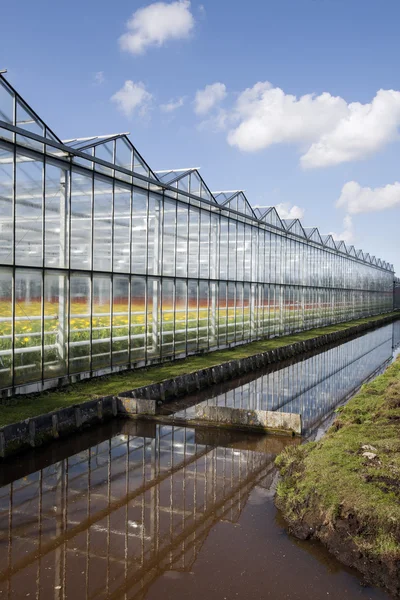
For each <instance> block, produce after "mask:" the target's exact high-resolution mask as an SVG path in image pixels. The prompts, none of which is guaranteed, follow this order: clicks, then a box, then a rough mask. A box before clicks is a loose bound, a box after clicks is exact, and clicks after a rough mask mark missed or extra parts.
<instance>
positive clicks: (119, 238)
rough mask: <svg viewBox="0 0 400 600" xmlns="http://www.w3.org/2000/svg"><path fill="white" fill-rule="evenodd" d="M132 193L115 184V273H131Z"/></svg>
mask: <svg viewBox="0 0 400 600" xmlns="http://www.w3.org/2000/svg"><path fill="white" fill-rule="evenodd" d="M130 235H131V192H130V190H129V188H127V187H126V188H125V187H123V186H122V185H119V184H118V183H117V182H115V186H114V251H113V261H114V271H122V272H124V273H129V271H130Z"/></svg>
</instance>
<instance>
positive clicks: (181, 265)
mask: <svg viewBox="0 0 400 600" xmlns="http://www.w3.org/2000/svg"><path fill="white" fill-rule="evenodd" d="M188 222H189V207H188V206H186V205H185V204H181V203H179V202H178V205H177V219H176V236H177V237H176V275H177V277H187V274H188Z"/></svg>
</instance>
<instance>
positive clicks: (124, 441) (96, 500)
mask: <svg viewBox="0 0 400 600" xmlns="http://www.w3.org/2000/svg"><path fill="white" fill-rule="evenodd" d="M399 342H400V322H397V323H394V324H391V325H387V326H384V327H382V328H380V329H376V330H374V331H372V332H370V333H368V334H366V335H364V336H361V337H358V338H355V339H353V340H350V341H348V342H346V343H344V344H341V345H340V346H336V347H333V348H328V349H327V350H325V351H324V352H320V353H319V354H314V355H310V356H307V357H303V360H300V361H297V362H295V363H292V364H284V365H282V366H281V367H282V368H280V369H277V368H276V367H275V368H274V370H270V371H265V372H263V373H259V374H251V375H250V374H248V375H247V376H246V379H243V378H242V379H241V380H240V381H237V382H236V385H235V386H233V385H232V383H231V384H230V385H229V386H228V387H226V386H225V387H223V386H222V387H221V386H219V387H218V388H216V389H214V390H208V392H207V394H206V395H205V394H204V392H203V393H202V395H199V396H197V397H191V398H186V399H185V400H184V402H182V401H180V402H179V403H176V405H173V406H165V407H161V408H160V413H161V414H164V415H165V416H166V418H168V417H169V416H171V415H176V414H178V413H179V414H186V413H187V412H188V411H189V414H190V411H193V410H195V405H196V403H197V404H198V403H200V402H208V403H218V404H220V405H221V404H223V405H226V406H241V407H255V408H257V407H262V408H264V409H265V408H266V409H267V410H284V411H287V412H296V411H297V412H301V414H302V415H303V417H304V421H303V422H304V428H305V431H306V432H307V435H309V436H314V435H316V434H317V435H318V433H316V432H318V428H320V427H321V424H322V423H323V422H324V420H326V418H327V417H328V416H329V415H330V414H331V413H332V411H333V410H334V408H335V406H337V405H338V404H340V403H341V402H343V401H344V399H346V398H347V397H348V396H349V395H350V394H351V393H352V392H353V391H354V389H356V388H357V387H358V386H359V385H360V384H361V383H362V382H363V381H365V380H367V379H369V378H370V377H372V376H374V375H375V374H377V373H379V372H381V371H383V370H384V369H385V368H386V366H387V365H388V364H389V362H390V361H391V360H392V357H393V355H394V354H395V353H396V352H397V350H396V348H397V347H398V345H399ZM288 409H290V410H288ZM295 443H300V440H299V439H298V438H286V437H275V436H260V435H255V434H247V433H243V432H232V431H226V430H216V429H211V428H189V427H182V426H178V425H174V424H168V423H167V424H162V423H155V422H135V421H122V420H116V421H112V422H110V423H108V424H105V425H103V426H100V427H97V428H94V429H92V430H89V431H87V432H85V433H82V434H79V435H76V436H74V437H71V438H69V439H64V440H61V441H59V442H58V443H57V444H56V443H54V444H52V445H51V446H48V447H46V448H38V449H36V450H34V451H31V452H29V453H27V454H24V455H21V456H20V457H15V458H13V459H9V460H8V461H5V462H4V463H2V465H1V471H0V486H1V487H0V599H7V600H19V599H22V598H35V599H39V600H52V599H53V598H55V599H57V600H66V599H68V600H70V599H72V600H81V599H82V600H89V599H93V600H100V599H126V600H128V599H129V600H133V599H141V600H142V599H143V600H144V599H146V600H160V599H161V598H162V599H163V600H169V599H171V600H172V599H174V600H176V599H193V600H200V599H201V600H204V599H205V598H207V600H214V599H221V600H224V599H226V600H228V599H229V600H231V599H247V598H253V599H261V598H273V599H278V600H279V599H286V598H288V599H293V600H305V599H309V598H316V599H319V598H331V599H337V600H339V599H342V598H343V599H347V598H348V599H356V598H357V599H358V598H360V599H364V600H367V599H373V600H378V599H379V600H380V599H384V598H389V596H388V595H387V594H386V593H385V592H383V591H381V590H378V589H375V588H371V587H367V586H364V585H363V582H362V580H361V577H360V576H359V575H358V574H357V573H356V572H354V571H352V570H350V569H347V568H345V567H343V566H342V565H341V564H340V563H338V562H337V561H336V560H335V559H334V558H333V557H332V556H330V555H329V554H328V553H327V551H326V550H325V549H324V548H323V547H322V546H321V545H320V544H319V543H317V542H309V541H307V542H299V541H297V540H294V539H292V538H291V537H290V536H289V535H288V534H287V533H286V531H285V527H284V524H283V523H282V521H281V519H280V516H279V514H278V513H277V511H276V509H275V507H274V503H273V493H274V484H275V481H276V472H275V470H274V467H273V461H274V458H275V456H276V455H277V454H278V453H279V452H280V451H281V450H282V449H283V448H284V447H285V445H287V444H295Z"/></svg>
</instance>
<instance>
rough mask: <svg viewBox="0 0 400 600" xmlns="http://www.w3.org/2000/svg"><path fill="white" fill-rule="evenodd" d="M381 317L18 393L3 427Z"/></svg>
mask: <svg viewBox="0 0 400 600" xmlns="http://www.w3.org/2000/svg"><path fill="white" fill-rule="evenodd" d="M393 314H400V313H393ZM387 316H390V315H388V314H385V315H382V316H381V318H382V317H387ZM379 318H380V317H379V316H375V317H369V318H365V319H358V320H355V321H349V322H347V323H339V324H336V325H331V326H329V327H321V328H319V329H312V330H309V331H304V332H301V333H296V334H293V335H288V336H283V337H279V338H273V339H268V340H262V341H258V342H252V343H250V344H246V345H243V346H238V347H236V348H232V349H226V350H217V351H215V352H209V353H207V354H201V355H197V356H192V357H189V358H186V359H183V360H178V361H175V362H168V363H164V364H162V365H159V366H153V367H148V368H141V369H136V370H131V371H124V372H121V373H116V374H113V375H109V376H105V377H98V378H94V379H90V380H86V381H82V382H79V383H76V384H73V385H69V386H66V387H65V388H61V389H56V390H50V391H47V392H42V393H40V394H32V395H29V396H23V397H17V398H16V399H15V400H14V399H13V400H12V401H11V403H10V404H8V405H3V406H0V427H1V426H4V425H8V424H10V423H15V422H17V421H21V420H23V419H27V418H29V417H34V416H37V415H39V414H43V413H46V412H50V411H52V410H56V409H58V408H63V407H66V406H70V405H72V404H77V403H79V402H85V401H86V400H90V399H91V398H94V397H96V396H105V395H109V394H114V395H117V394H119V393H121V392H123V391H127V390H130V389H134V388H136V387H141V386H144V385H148V384H151V383H157V382H159V381H162V380H163V379H167V378H171V377H176V376H178V375H182V374H185V373H191V372H193V371H197V370H199V369H204V368H207V367H212V366H214V365H219V364H221V363H224V362H227V361H229V360H234V359H239V358H245V357H247V356H251V355H253V354H257V353H259V352H266V351H267V350H272V349H275V348H279V347H282V346H285V345H287V344H293V343H295V342H299V341H304V340H308V339H311V338H315V337H318V336H321V335H325V334H328V333H332V332H335V331H340V330H345V329H349V328H351V327H354V326H355V325H359V324H361V323H367V322H370V321H376V320H379Z"/></svg>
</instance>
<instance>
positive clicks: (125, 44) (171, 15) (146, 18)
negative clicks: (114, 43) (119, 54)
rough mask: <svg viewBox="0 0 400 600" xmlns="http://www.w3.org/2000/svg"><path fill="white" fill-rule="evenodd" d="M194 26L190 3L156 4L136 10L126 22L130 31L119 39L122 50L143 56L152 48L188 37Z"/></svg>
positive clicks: (179, 1) (186, 1) (187, 1)
mask: <svg viewBox="0 0 400 600" xmlns="http://www.w3.org/2000/svg"><path fill="white" fill-rule="evenodd" d="M193 27H194V18H193V15H192V13H191V11H190V2H189V0H178V1H177V2H171V3H166V2H154V3H153V4H149V6H146V7H144V8H139V9H138V10H136V11H135V12H134V13H133V15H132V17H131V18H130V19H129V21H128V22H127V29H128V31H127V32H126V33H124V34H123V35H122V36H121V37H120V38H119V45H120V48H121V50H124V51H126V52H129V53H131V54H143V53H144V52H145V51H146V50H147V49H148V48H149V47H150V46H162V45H164V44H165V43H166V42H168V41H169V40H180V39H186V38H188V37H189V35H190V33H191V31H192V29H193Z"/></svg>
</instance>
